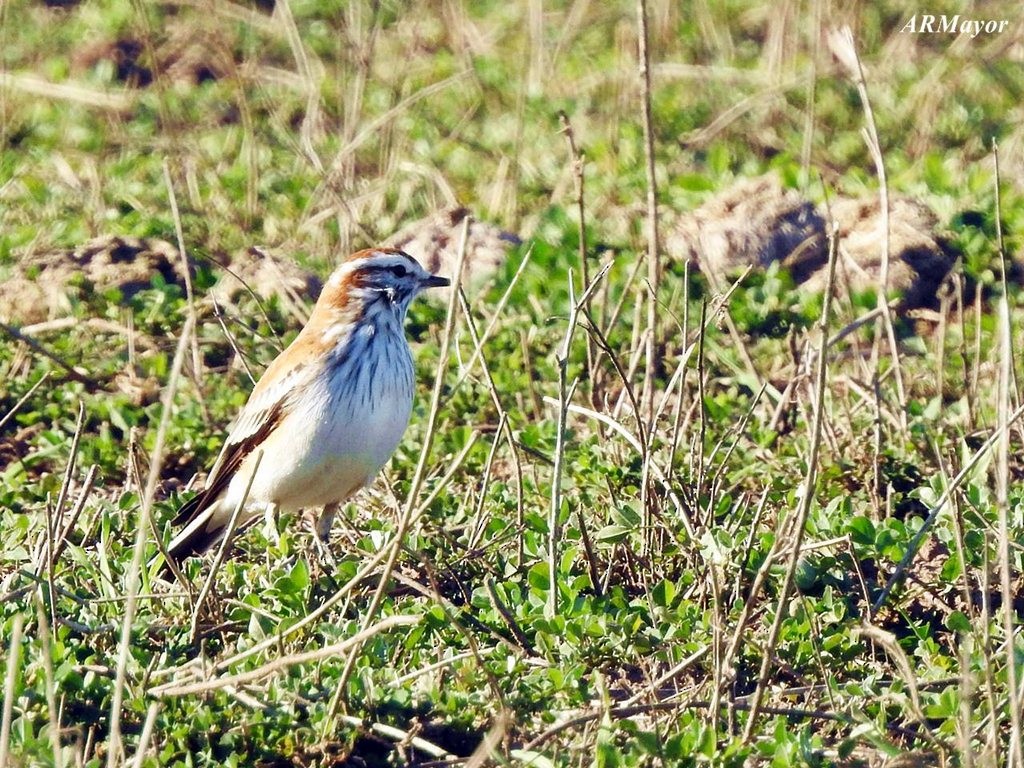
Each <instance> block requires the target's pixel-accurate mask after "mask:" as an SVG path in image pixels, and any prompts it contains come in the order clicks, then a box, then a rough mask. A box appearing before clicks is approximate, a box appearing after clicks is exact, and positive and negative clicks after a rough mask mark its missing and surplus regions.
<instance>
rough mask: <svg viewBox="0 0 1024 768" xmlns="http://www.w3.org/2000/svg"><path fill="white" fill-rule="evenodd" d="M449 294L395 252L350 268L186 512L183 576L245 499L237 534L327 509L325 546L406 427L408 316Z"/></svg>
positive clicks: (361, 256) (260, 393)
mask: <svg viewBox="0 0 1024 768" xmlns="http://www.w3.org/2000/svg"><path fill="white" fill-rule="evenodd" d="M449 284H450V281H449V280H448V278H445V277H441V276H440V275H435V274H432V273H431V272H428V271H427V270H426V269H424V268H423V267H422V266H421V265H420V264H419V262H417V261H416V260H415V259H414V258H412V257H411V256H410V255H409V254H407V253H405V252H404V251H401V250H399V249H396V248H370V249H366V250H362V251H358V252H356V253H354V254H352V255H351V256H349V257H347V258H346V259H345V260H344V261H342V263H341V264H339V265H338V267H337V268H336V269H335V270H334V272H333V274H332V275H331V276H330V278H328V280H327V282H326V283H325V284H324V288H323V291H322V292H321V294H320V297H319V299H318V300H317V302H316V305H315V306H314V308H313V311H312V313H311V314H310V317H309V320H308V322H307V323H306V325H305V326H304V327H303V329H302V330H301V331H300V332H299V334H298V336H296V338H295V340H294V341H292V343H291V344H290V345H289V346H288V347H287V348H286V349H285V350H284V351H283V352H282V353H281V354H280V355H279V356H278V357H277V358H276V359H275V360H274V361H273V362H272V363H271V364H270V366H269V367H268V368H267V369H266V371H265V372H264V374H263V376H262V377H261V378H260V380H259V381H258V382H257V383H256V386H255V387H254V388H253V390H252V394H251V395H250V396H249V399H248V401H247V402H246V404H245V405H244V406H243V408H242V410H241V411H240V412H239V414H238V417H237V418H236V419H235V421H234V424H233V426H232V427H231V429H230V430H229V432H228V435H227V439H226V441H225V444H224V447H223V449H222V450H221V453H220V456H219V458H218V459H217V461H216V463H215V464H214V466H213V468H212V469H211V471H210V473H209V476H208V478H207V480H206V484H205V487H204V488H203V490H202V491H201V492H199V493H198V494H197V495H195V496H193V497H192V498H191V499H189V500H188V501H186V502H185V503H184V504H183V505H182V506H181V507H180V509H179V510H178V514H177V516H176V517H175V518H174V520H173V521H172V526H175V527H177V526H182V527H181V530H180V531H179V532H178V533H177V534H176V535H175V536H174V538H173V539H172V540H171V543H170V544H169V545H168V547H167V551H166V555H167V557H168V558H169V559H170V560H173V561H174V562H175V563H176V564H180V563H182V562H183V561H184V560H185V558H187V557H190V556H193V555H199V554H202V553H203V552H205V551H206V550H207V549H209V548H210V547H211V546H212V545H213V544H215V543H217V542H218V541H220V540H221V539H222V538H223V536H224V535H225V533H226V531H227V528H228V526H229V524H230V521H231V518H232V516H233V515H234V513H235V510H236V509H237V508H238V507H239V505H240V504H243V499H244V505H243V506H242V508H241V510H240V512H239V514H238V520H237V524H236V530H241V529H242V528H243V527H245V526H246V525H249V524H250V523H252V522H253V521H254V520H256V519H258V518H259V517H260V515H261V514H262V515H265V516H266V517H267V519H268V520H271V521H272V520H273V515H274V514H276V513H277V512H293V511H298V510H300V509H310V508H321V509H322V512H321V514H320V516H319V518H318V519H317V523H316V533H317V535H318V537H319V538H320V540H321V541H326V540H327V538H328V536H329V534H330V528H331V523H332V522H333V519H334V515H335V514H336V513H337V510H338V507H339V505H340V504H341V503H342V502H343V501H345V500H346V499H348V498H349V497H350V496H352V495H353V494H354V493H355V492H356V491H358V490H359V489H360V488H362V487H363V486H365V485H368V484H369V483H371V482H372V481H373V479H374V477H375V476H376V475H377V472H378V471H379V470H380V469H381V467H382V466H384V464H385V462H387V460H388V459H389V458H390V457H391V454H392V453H394V451H395V449H396V448H397V447H398V443H399V441H400V440H401V438H402V435H403V434H404V432H405V429H406V427H407V426H408V422H409V417H410V414H411V413H412V402H413V395H414V392H415V384H414V369H413V360H412V352H411V350H410V349H409V343H408V341H407V340H406V336H405V329H404V325H405V317H406V313H407V311H408V309H409V305H410V303H411V302H412V300H413V299H414V298H415V297H416V296H417V295H418V294H419V293H420V292H421V291H423V290H425V289H428V288H442V287H445V286H448V285H449ZM250 482H251V486H250ZM247 486H249V492H248V494H246V487H247ZM165 570H166V566H165Z"/></svg>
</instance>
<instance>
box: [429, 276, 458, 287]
mask: <svg viewBox="0 0 1024 768" xmlns="http://www.w3.org/2000/svg"><path fill="white" fill-rule="evenodd" d="M451 284H452V281H451V280H449V279H448V278H447V277H441V276H440V275H431V276H430V277H428V278H427V279H426V280H424V281H423V287H424V288H446V287H447V286H449V285H451Z"/></svg>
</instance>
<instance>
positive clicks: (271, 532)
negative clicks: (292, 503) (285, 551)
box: [263, 502, 281, 547]
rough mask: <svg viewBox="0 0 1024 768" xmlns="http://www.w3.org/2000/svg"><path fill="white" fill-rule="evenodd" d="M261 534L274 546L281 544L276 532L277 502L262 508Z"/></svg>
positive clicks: (279, 536)
mask: <svg viewBox="0 0 1024 768" xmlns="http://www.w3.org/2000/svg"><path fill="white" fill-rule="evenodd" d="M263 536H264V537H265V538H266V540H267V541H270V542H273V544H274V546H276V547H280V546H281V535H280V534H279V533H278V532H277V504H275V503H274V502H270V503H269V504H267V505H266V506H265V507H264V508H263Z"/></svg>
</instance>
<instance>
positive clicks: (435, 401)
mask: <svg viewBox="0 0 1024 768" xmlns="http://www.w3.org/2000/svg"><path fill="white" fill-rule="evenodd" d="M469 224H470V217H469V216H467V217H466V218H465V219H464V220H463V223H462V237H461V239H460V241H459V259H458V264H457V266H456V270H455V274H454V275H452V278H451V281H452V287H451V294H450V295H449V297H448V312H447V315H446V320H445V326H444V333H443V336H442V340H441V346H440V354H439V355H438V360H437V372H436V373H435V375H434V387H433V391H432V392H431V396H430V409H429V411H428V413H427V423H426V428H425V430H424V435H423V446H422V447H421V449H420V457H419V461H418V462H417V463H416V471H415V473H414V474H413V478H412V483H411V484H410V486H409V494H408V496H406V500H405V506H404V508H403V509H402V512H401V514H400V515H399V518H398V526H397V527H396V529H395V536H394V539H393V540H392V543H391V547H390V550H389V553H388V558H387V561H386V562H385V563H384V571H383V573H382V574H381V577H380V581H379V582H378V584H377V589H376V591H375V592H374V594H373V598H372V599H371V600H370V605H369V606H368V607H367V609H366V613H365V614H364V616H363V625H362V626H363V628H364V629H365V628H366V627H368V626H369V624H370V622H372V621H373V620H374V619H375V618H376V617H377V611H378V610H379V608H380V605H381V603H382V602H383V600H384V594H385V592H386V590H387V585H388V582H389V581H390V580H391V573H392V571H393V570H394V568H395V564H396V563H397V562H398V556H399V554H400V553H401V551H402V541H403V540H404V539H405V534H406V532H407V531H408V530H409V526H410V525H411V524H412V522H413V519H414V517H415V514H416V509H417V503H416V501H417V498H418V497H419V494H420V490H421V489H422V487H423V481H424V479H425V478H426V473H427V462H428V460H429V459H430V451H431V448H432V447H433V445H434V436H435V433H436V430H437V415H438V413H439V411H440V409H441V390H442V388H443V386H444V378H445V373H446V371H447V369H448V359H449V357H450V353H451V342H452V338H453V337H454V334H455V321H456V317H457V312H456V306H457V303H458V295H459V290H460V287H461V286H460V283H461V280H462V268H463V266H464V263H465V260H466V241H467V239H468V237H469ZM360 647H361V646H359V645H355V646H352V647H351V649H350V650H349V652H348V657H347V658H346V660H345V667H344V669H343V670H342V673H341V677H340V678H339V679H338V684H337V685H338V687H337V690H336V692H335V694H334V698H333V700H332V701H331V705H330V707H329V708H328V714H327V716H326V717H325V718H324V728H323V729H322V734H323V737H324V738H327V735H328V734H329V733H330V732H331V730H332V729H333V727H334V726H333V721H334V719H335V715H336V714H337V711H338V706H339V705H340V703H341V699H342V696H343V695H344V691H345V688H346V686H347V684H348V679H349V676H350V675H351V674H352V669H353V668H354V666H355V662H356V656H357V654H358V653H359V649H360Z"/></svg>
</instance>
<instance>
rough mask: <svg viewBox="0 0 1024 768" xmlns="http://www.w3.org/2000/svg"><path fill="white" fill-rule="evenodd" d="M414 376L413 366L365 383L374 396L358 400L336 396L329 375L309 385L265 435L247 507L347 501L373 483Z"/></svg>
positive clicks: (237, 491)
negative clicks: (404, 372)
mask: <svg viewBox="0 0 1024 768" xmlns="http://www.w3.org/2000/svg"><path fill="white" fill-rule="evenodd" d="M410 368H411V363H410ZM389 379H390V377H389ZM411 381H412V376H411V370H410V371H409V374H408V376H402V377H399V378H398V379H395V380H392V381H391V383H390V385H384V384H378V385H377V386H376V387H373V386H372V385H371V384H370V383H369V382H366V386H367V387H368V388H369V390H368V391H369V392H371V393H372V396H369V397H365V398H355V399H354V398H352V397H347V396H344V395H338V394H337V388H335V390H334V392H333V393H332V391H331V387H330V385H329V383H328V382H326V381H325V382H324V383H323V385H322V386H317V387H314V388H311V389H310V390H309V391H308V392H307V393H306V394H305V395H304V396H303V397H302V398H301V399H300V400H299V401H297V402H295V403H294V404H293V407H292V409H291V410H290V413H289V415H288V417H287V418H286V419H285V420H284V421H283V422H282V423H281V426H280V428H279V429H277V430H275V433H274V435H273V436H272V438H270V439H268V440H267V441H266V442H265V444H264V454H263V459H262V460H261V462H260V467H259V470H258V471H257V474H256V476H255V478H254V480H253V486H252V489H251V490H250V493H249V496H248V501H247V506H249V507H253V506H258V507H263V506H265V505H267V504H269V503H273V504H276V505H277V506H278V507H279V508H280V509H281V510H284V511H290V510H296V509H300V508H303V507H322V506H325V505H327V504H332V503H335V502H340V501H344V500H345V499H346V498H348V497H349V496H350V495H352V494H353V493H354V492H355V491H357V490H358V489H359V488H361V487H362V486H364V485H366V484H368V483H369V482H371V481H372V480H373V478H374V476H375V475H376V474H377V472H378V471H379V470H380V468H381V467H382V466H384V463H385V462H386V461H387V460H388V458H389V457H390V456H391V454H392V453H394V451H395V448H397V447H398V443H399V442H400V441H401V439H402V435H403V434H404V432H405V428H406V426H407V425H408V423H409V415H410V412H411V410H412V395H413V393H412V387H411ZM407 385H408V386H407ZM364 391H365V390H364ZM254 459H255V457H254V456H251V457H250V458H249V459H247V460H246V462H244V463H243V467H242V468H241V471H239V473H238V475H237V476H236V477H235V479H234V481H233V482H232V483H231V487H230V490H229V492H228V494H227V496H228V499H225V501H229V499H232V498H233V500H234V504H237V502H238V500H239V499H240V498H241V494H242V493H243V492H244V490H245V485H246V483H247V482H248V480H249V477H250V476H251V474H252V463H253V462H254ZM229 503H230V501H229Z"/></svg>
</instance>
